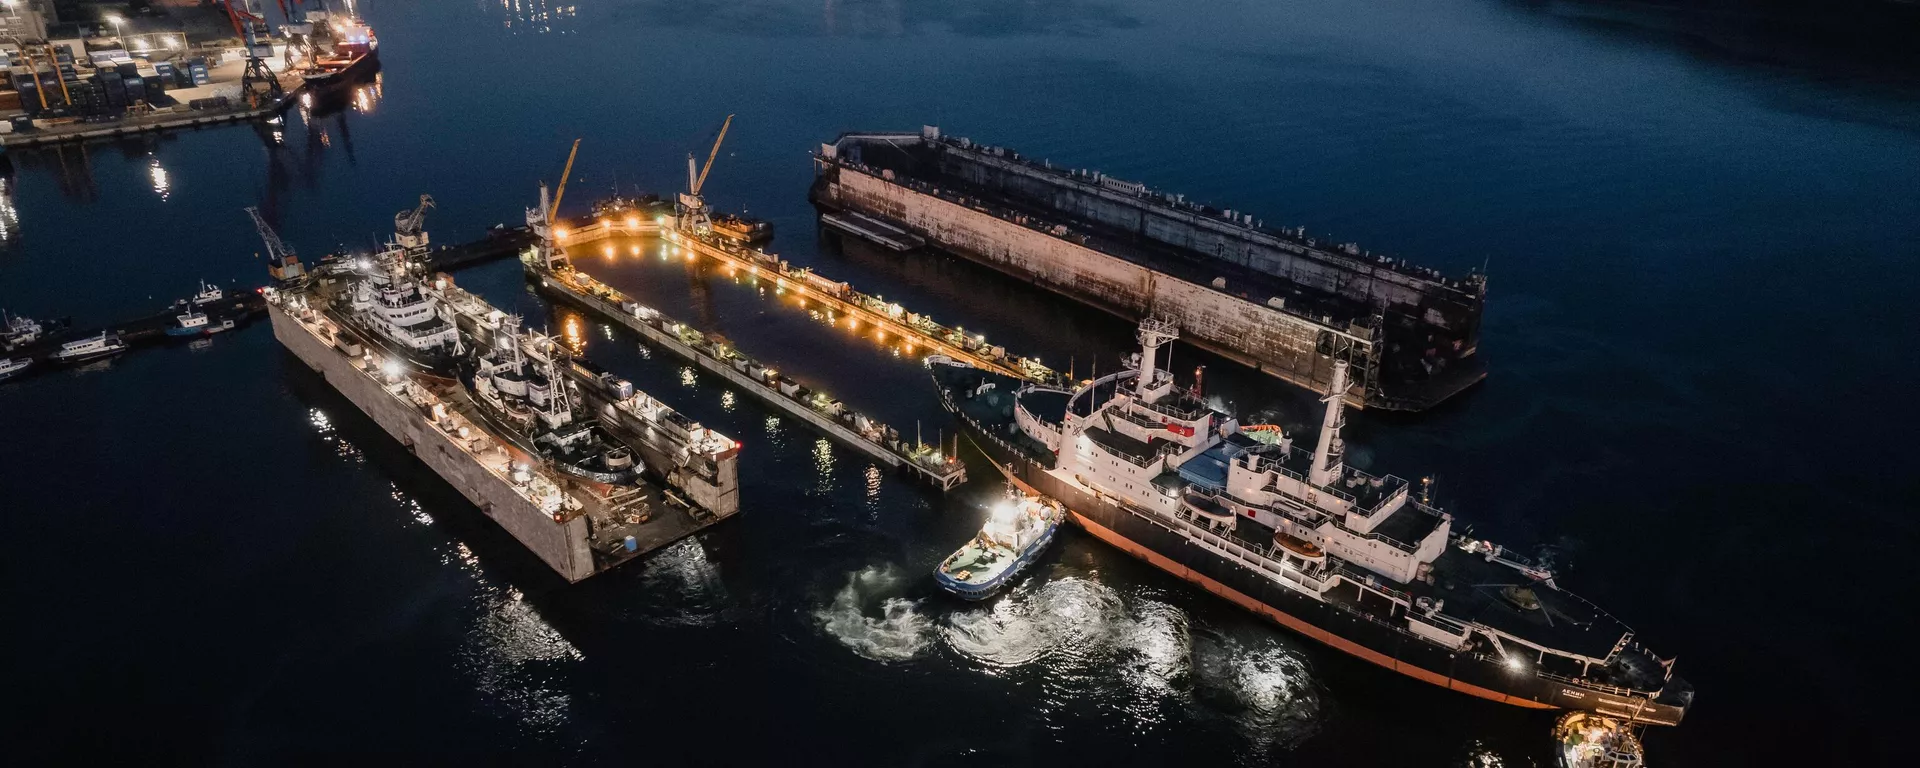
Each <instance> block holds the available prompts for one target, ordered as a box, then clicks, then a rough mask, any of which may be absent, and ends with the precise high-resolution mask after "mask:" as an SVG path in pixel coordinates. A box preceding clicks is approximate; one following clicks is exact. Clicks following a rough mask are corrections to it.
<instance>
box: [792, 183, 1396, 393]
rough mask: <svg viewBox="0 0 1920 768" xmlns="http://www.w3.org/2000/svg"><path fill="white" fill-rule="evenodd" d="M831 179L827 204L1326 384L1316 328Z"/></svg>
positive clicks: (1030, 233)
mask: <svg viewBox="0 0 1920 768" xmlns="http://www.w3.org/2000/svg"><path fill="white" fill-rule="evenodd" d="M834 179H835V181H834V183H832V184H830V185H828V187H827V188H826V191H825V194H826V195H827V197H828V201H827V202H829V203H831V204H834V205H838V206H843V207H846V208H849V209H852V210H855V211H860V212H864V213H871V214H876V215H879V216H882V217H885V218H888V219H892V220H893V221H896V222H900V223H902V224H905V225H907V226H908V227H909V228H911V229H912V230H913V231H914V232H915V233H916V234H919V235H921V236H923V237H926V238H927V240H928V241H929V242H932V243H934V244H936V245H938V246H940V247H941V248H942V249H945V250H948V251H952V252H954V253H957V254H959V255H962V256H965V257H967V258H970V259H973V260H975V261H979V262H981V263H983V264H986V265H988V266H991V267H994V268H995V269H999V270H1001V271H1003V272H1007V273H1009V274H1012V275H1015V276H1017V277H1020V278H1022V279H1026V280H1031V281H1033V282H1035V283H1039V284H1041V285H1044V286H1046V287H1047V288H1050V289H1052V290H1054V291H1056V292H1059V293H1061V294H1064V295H1066V296H1068V297H1070V298H1073V299H1076V300H1079V301H1081V302H1083V303H1086V304H1088V305H1090V306H1093V307H1096V308H1099V309H1103V310H1106V311H1108V312H1112V313H1114V314H1117V315H1119V316H1121V317H1123V318H1126V319H1128V320H1138V319H1139V318H1141V317H1144V316H1147V315H1150V314H1152V315H1159V316H1161V317H1165V318H1169V319H1171V320H1173V321H1174V323H1175V324H1177V325H1178V326H1179V327H1180V330H1181V340H1182V341H1186V342H1189V343H1192V344H1194V345H1195V346H1199V347H1202V348H1205V349H1207V350H1209V351H1212V352H1214V353H1216V354H1219V355H1221V356H1223V357H1226V358H1229V359H1232V360H1236V361H1239V362H1241V363H1243V364H1246V365H1250V366H1253V367H1256V368H1259V369H1261V370H1263V371H1266V372H1268V373H1271V374H1273V375H1275V376H1279V377H1280V378H1282V379H1285V380H1287V381H1290V382H1292V383H1294V384H1298V385H1300V386H1304V387H1307V388H1309V389H1312V390H1314V391H1316V392H1322V393H1324V392H1326V391H1327V389H1328V387H1330V386H1331V385H1332V378H1333V360H1332V358H1330V357H1328V356H1326V355H1323V354H1320V353H1319V344H1320V340H1321V337H1322V334H1323V333H1326V334H1328V335H1329V336H1331V335H1334V332H1332V331H1331V330H1329V329H1326V328H1324V327H1322V326H1320V325H1318V324H1315V323H1312V322H1309V321H1306V320H1303V319H1301V318H1297V317H1294V316H1292V315H1288V314H1286V313H1284V312H1280V311H1278V310H1276V309H1273V308H1271V307H1268V306H1266V305H1264V304H1258V303H1255V302H1252V301H1248V300H1246V299H1243V298H1240V297H1238V296H1233V295H1231V294H1227V293H1223V292H1221V291H1218V290H1215V289H1213V288H1210V287H1205V286H1199V285H1195V284H1193V283H1189V282H1186V281H1184V280H1178V279H1174V278H1168V277H1161V276H1158V275H1156V274H1155V273H1154V272H1153V271H1152V270H1149V269H1147V268H1145V267H1142V266H1140V265H1137V264H1134V263H1132V262H1129V261H1127V260H1125V259H1120V258H1117V257H1114V256H1109V255H1106V254H1104V253H1100V252H1099V251H1095V250H1093V249H1091V248H1087V247H1085V246H1081V245H1078V244H1075V243H1073V242H1070V241H1067V240H1063V239H1061V238H1058V237H1054V236H1052V235H1049V234H1047V233H1045V232H1040V231H1036V230H1032V229H1028V228H1026V227H1023V226H1020V225H1018V224H1014V223H1012V222H1009V221H1005V220H1003V219H1000V218H999V217H996V216H993V215H991V214H987V213H983V212H980V211H975V210H973V209H971V208H967V207H965V206H961V205H956V204H954V203H950V202H947V201H945V200H941V199H939V198H936V197H932V196H930V195H923V194H920V193H918V192H915V191H913V190H910V189H907V188H905V187H902V186H899V185H897V184H893V183H890V182H887V181H885V180H882V179H879V178H875V177H873V176H869V175H867V174H864V173H860V172H857V171H852V170H848V169H844V168H843V169H839V170H837V171H836V172H835V174H834ZM1341 338H1342V339H1349V338H1350V337H1346V336H1344V335H1343V336H1341ZM1353 343H1355V344H1357V345H1361V346H1362V347H1364V346H1366V345H1367V344H1368V343H1367V342H1363V341H1355V342H1353ZM1363 390H1364V387H1363ZM1350 397H1351V395H1350Z"/></svg>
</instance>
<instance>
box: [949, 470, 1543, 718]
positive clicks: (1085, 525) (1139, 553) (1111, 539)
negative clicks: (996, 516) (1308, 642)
mask: <svg viewBox="0 0 1920 768" xmlns="http://www.w3.org/2000/svg"><path fill="white" fill-rule="evenodd" d="M967 439H968V441H969V442H972V441H973V436H972V435H968V436H967ZM974 448H975V449H976V450H978V449H979V444H978V443H975V444H974ZM982 453H983V454H984V453H985V452H984V451H982ZM988 461H989V462H990V463H992V464H993V465H994V469H996V470H999V471H1000V474H1001V475H1003V476H1005V477H1006V478H1007V480H1008V482H1011V483H1013V484H1014V485H1015V486H1017V487H1019V488H1020V490H1022V491H1024V492H1026V493H1031V494H1034V495H1036V496H1043V495H1045V494H1043V493H1042V492H1041V491H1040V490H1039V489H1037V488H1034V487H1033V486H1031V485H1028V484H1027V483H1026V482H1025V481H1023V480H1021V479H1020V478H1019V477H1018V476H1016V475H1015V474H1014V473H1012V472H1009V471H1007V469H1006V468H1005V467H1002V466H1000V463H999V462H997V461H993V460H992V459H989V460H988ZM1067 513H1068V516H1069V517H1070V518H1071V519H1072V520H1073V521H1074V523H1075V524H1076V525H1079V526H1080V528H1081V529H1082V530H1085V531H1086V532H1088V533H1091V534H1093V536H1094V538H1097V539H1100V540H1101V541H1104V542H1106V543H1107V544H1110V545H1112V546H1114V547H1115V548H1117V549H1119V550H1120V551H1122V552H1126V553H1127V554H1129V555H1133V556H1134V557H1135V558H1138V559H1140V560H1143V561H1146V562H1147V563H1148V564H1150V565H1152V566H1154V567H1155V568H1159V569H1160V570H1162V571H1165V572H1167V573H1169V574H1172V575H1174V576H1176V577H1179V578H1181V579H1183V580H1185V581H1187V582H1189V583H1192V584H1195V585H1198V586H1199V587H1200V588H1201V589H1204V590H1206V591H1207V592H1210V593H1212V594H1214V595H1218V596H1220V597H1222V598H1225V599H1227V600H1228V601H1231V602H1233V603H1234V604H1236V605H1239V606H1240V607H1242V608H1245V609H1247V610H1249V611H1253V612H1254V613H1257V614H1260V615H1262V616H1265V617H1267V618H1269V619H1272V620H1273V621H1275V622H1277V623H1279V624H1280V625H1281V626H1284V627H1286V628H1288V629H1291V630H1293V631H1295V632H1298V633H1300V634H1302V635H1306V636H1307V637H1310V638H1312V639H1314V640H1317V641H1319V642H1321V643H1323V644H1326V645H1328V646H1331V647H1332V648H1334V649H1336V650H1339V651H1342V652H1345V653H1347V654H1348V655H1351V656H1355V657H1358V658H1361V659H1365V660H1367V661H1369V662H1372V663H1374V664H1376V665H1378V666H1381V667H1385V668H1387V669H1390V670H1393V671H1395V672H1399V673H1400V674H1403V675H1406V676H1408V677H1412V678H1415V679H1417V680H1421V681H1424V682H1428V683H1432V684H1434V685H1437V686H1440V687H1442V688H1446V689H1448V690H1454V691H1459V692H1461V693H1466V694H1471V695H1473V696H1478V697H1480V698H1483V699H1487V700H1490V701H1497V702H1500V703H1502V704H1510V705H1513V706H1516V707H1524V708H1527V709H1558V707H1555V706H1553V705H1551V704H1546V703H1543V702H1539V701H1534V700H1532V699H1526V698H1521V697H1518V696H1510V695H1508V694H1504V693H1501V692H1499V691H1495V690H1492V689H1489V688H1483V687H1481V686H1478V685H1474V684H1472V683H1467V682H1462V681H1460V680H1455V679H1453V678H1450V677H1447V676H1445V675H1441V674H1438V673H1435V672H1432V671H1430V670H1426V669H1422V668H1420V667H1416V666H1413V665H1411V664H1403V663H1401V662H1399V661H1397V660H1395V659H1393V658H1392V657H1390V656H1387V655H1386V654H1383V653H1380V652H1379V651H1375V650H1373V649H1371V648H1367V647H1366V646H1363V645H1360V644H1358V643H1355V642H1353V641H1350V640H1347V639H1345V638H1342V637H1340V636H1338V635H1335V634H1333V633H1331V632H1328V631H1326V630H1324V629H1321V628H1319V627H1316V626H1313V625H1312V624H1308V623H1307V622H1304V621H1301V620H1300V619H1297V618H1295V617H1293V616H1291V615H1289V614H1287V613H1286V612H1284V611H1281V610H1279V609H1277V608H1274V607H1272V606H1270V605H1267V604H1265V603H1262V602H1260V601H1258V600H1255V599H1253V598H1252V597H1249V596H1247V595H1246V594H1244V593H1241V592H1240V591H1238V590H1235V589H1234V588H1232V587H1229V586H1227V585H1225V584H1221V583H1220V582H1218V581H1215V580H1213V579H1212V578H1210V577H1208V576H1206V575H1204V574H1200V573H1195V572H1193V570H1192V569H1190V568H1187V567H1186V566H1184V565H1181V564H1179V563H1176V562H1174V561H1172V560H1169V559H1167V558H1166V557H1164V556H1162V555H1160V554H1159V553H1156V552H1154V551H1152V550H1150V549H1147V548H1146V547H1143V546H1140V545H1139V544H1136V543H1134V542H1133V541H1132V540H1130V539H1128V538H1126V537H1125V536H1121V535H1120V534H1118V533H1115V532H1114V531H1112V530H1109V529H1108V528H1106V527H1105V526H1102V525H1100V524H1099V523H1096V522H1094V521H1093V520H1091V519H1089V518H1088V517H1087V516H1085V515H1082V514H1081V513H1079V512H1077V511H1074V510H1073V509H1072V508H1068V510H1067Z"/></svg>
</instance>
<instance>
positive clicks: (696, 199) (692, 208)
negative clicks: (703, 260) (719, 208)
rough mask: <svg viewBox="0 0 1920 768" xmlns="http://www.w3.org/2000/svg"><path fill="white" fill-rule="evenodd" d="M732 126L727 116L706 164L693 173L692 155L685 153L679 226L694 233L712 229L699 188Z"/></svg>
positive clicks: (710, 218) (711, 167)
mask: <svg viewBox="0 0 1920 768" xmlns="http://www.w3.org/2000/svg"><path fill="white" fill-rule="evenodd" d="M732 125H733V115H727V120H726V122H723V123H721V124H720V135H719V136H716V137H714V139H713V149H712V150H710V151H708V152H707V164H706V166H705V167H702V168H700V169H699V173H697V174H696V173H694V164H693V153H692V152H688V153H687V191H686V192H684V193H682V194H681V195H680V226H681V227H682V228H685V229H691V230H693V231H695V232H704V231H706V230H709V229H712V228H713V217H712V216H710V215H709V214H708V213H707V201H706V200H703V199H701V197H700V187H701V186H702V185H704V184H706V183H707V173H708V172H710V171H712V170H713V160H714V158H717V157H719V156H720V142H723V141H726V140H727V128H729V127H731V126H732Z"/></svg>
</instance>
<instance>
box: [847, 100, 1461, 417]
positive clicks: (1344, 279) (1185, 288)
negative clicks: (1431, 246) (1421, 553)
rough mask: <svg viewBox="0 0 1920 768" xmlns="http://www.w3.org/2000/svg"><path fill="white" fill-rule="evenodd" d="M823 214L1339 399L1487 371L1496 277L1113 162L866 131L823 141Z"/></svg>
mask: <svg viewBox="0 0 1920 768" xmlns="http://www.w3.org/2000/svg"><path fill="white" fill-rule="evenodd" d="M815 167H816V171H817V178H816V180H815V183H814V185H813V188H812V191H811V193H810V194H811V197H812V199H813V202H814V204H815V205H816V206H817V207H819V208H820V209H821V211H822V213H823V216H822V221H823V222H824V223H825V224H827V225H829V226H831V227H833V228H835V229H838V230H841V231H845V232H849V233H852V234H854V235H857V236H860V237H864V238H867V239H869V240H873V241H874V242H877V243H880V244H881V245H883V246H886V247H889V248H894V249H896V250H901V249H904V248H903V246H905V245H910V244H911V242H912V241H911V240H907V239H906V238H908V237H914V238H924V240H925V241H926V242H928V243H930V244H932V245H934V246H935V247H937V248H939V249H941V250H943V251H947V252H950V253H954V254H956V255H959V256H962V257H965V258H967V259H970V260H973V261H977V262H979V263H981V264H984V265H986V266H989V267H992V268H993V269H996V270H999V271H1002V272H1005V273H1008V274H1011V275H1014V276H1016V277H1019V278H1021V279H1023V280H1030V281H1032V282H1034V283H1036V284H1038V285H1041V286H1044V287H1046V288H1048V289H1050V290H1053V291H1055V292H1057V293H1059V294H1061V295H1064V296H1067V297H1069V298H1072V299H1075V300H1077V301H1080V302H1082V303H1085V304H1088V305H1090V306H1093V307H1095V308H1098V309H1102V310H1105V311H1108V312H1112V313H1114V314H1116V315H1119V316H1121V317H1124V318H1127V319H1129V320H1132V319H1136V318H1140V317H1147V316H1157V317H1165V318H1168V319H1170V320H1172V321H1173V322H1174V323H1175V324H1176V325H1177V326H1178V327H1179V328H1180V330H1181V340H1182V341H1184V342H1187V343H1191V344H1193V345H1195V346H1198V347H1201V348H1203V349H1207V350H1210V351H1212V352H1214V353H1216V354H1219V355H1221V356H1223V357H1226V358H1227V359H1230V360H1235V361H1238V362H1240V363H1243V364H1245V365H1249V366H1252V367H1254V368H1256V369H1258V370H1261V371H1264V372H1266V373H1269V374H1272V375H1274V376H1277V377H1279V378H1281V379H1284V380H1286V381H1289V382H1292V383H1294V384H1297V385H1300V386H1303V387H1306V388H1309V389H1312V390H1314V391H1316V392H1320V393H1323V394H1324V393H1326V392H1327V389H1328V387H1330V386H1331V383H1332V380H1333V379H1332V372H1333V370H1334V368H1335V366H1336V364H1338V363H1346V364H1348V366H1349V368H1350V370H1351V371H1352V374H1351V378H1352V380H1353V386H1352V388H1351V389H1350V391H1348V392H1347V393H1346V395H1347V398H1348V400H1349V402H1351V403H1352V404H1354V405H1356V406H1363V407H1368V408H1382V409H1387V410H1422V409H1425V408H1429V407H1432V406H1433V405H1435V404H1437V403H1439V402H1441V401H1442V400H1445V399H1447V398H1449V397H1452V396H1453V395H1455V394H1458V393H1459V392H1461V391H1463V390H1465V389H1466V388H1467V387H1470V386H1472V385H1473V384H1474V383H1475V382H1478V381H1479V380H1480V379H1482V378H1484V377H1485V376H1486V368H1485V365H1484V363H1483V362H1482V360H1481V358H1480V356H1479V355H1478V354H1477V350H1478V346H1479V336H1480V315H1481V306H1482V304H1483V303H1484V299H1485V295H1486V280H1485V277H1484V276H1483V275H1481V274H1479V273H1472V274H1468V275H1465V276H1463V277H1459V278H1454V277H1450V276H1447V275H1443V274H1441V273H1439V272H1437V271H1435V270H1432V269H1426V268H1423V267H1418V266H1413V265H1409V264H1407V263H1406V262H1405V261H1404V260H1402V259H1399V258H1395V257H1390V256H1386V255H1381V254H1374V253H1370V252H1367V251H1365V250H1362V249H1361V248H1360V247H1359V246H1358V245H1356V244H1353V243H1339V242H1337V241H1332V242H1329V241H1325V240H1323V239H1321V238H1316V237H1311V236H1308V235H1307V234H1306V231H1305V229H1304V228H1297V227H1296V228H1269V227H1267V226H1265V224H1264V223H1263V222H1261V221H1260V220H1259V219H1257V218H1255V217H1254V216H1253V215H1251V214H1249V213H1247V212H1245V211H1236V210H1232V209H1226V210H1222V209H1217V208H1214V207H1211V206H1207V205H1203V204H1201V203H1198V202H1194V201H1189V200H1187V199H1186V197H1185V196H1183V195H1176V194H1170V193H1166V192H1161V191H1158V190H1154V189H1150V188H1148V187H1147V186H1146V185H1145V184H1141V183H1138V182H1131V181H1126V180H1122V179H1116V178H1113V177H1110V176H1106V175H1104V174H1101V173H1099V172H1097V171H1084V170H1069V169H1066V168H1058V167H1055V166H1054V165H1053V164H1051V163H1048V162H1046V161H1044V160H1035V159H1031V158H1025V157H1022V156H1020V154H1019V153H1018V152H1014V151H1012V150H1009V149H1007V148H1005V147H994V146H987V145H982V144H977V143H974V142H972V141H969V140H967V139H964V138H958V137H952V136H946V135H943V134H942V133H941V132H940V129H939V128H936V127H933V126H927V127H925V128H923V129H922V130H921V131H920V132H919V133H849V134H843V135H841V136H840V137H839V138H837V139H835V140H834V141H833V142H832V143H830V144H823V145H821V146H820V149H819V151H818V153H817V154H816V155H815Z"/></svg>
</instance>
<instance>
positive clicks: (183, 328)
mask: <svg viewBox="0 0 1920 768" xmlns="http://www.w3.org/2000/svg"><path fill="white" fill-rule="evenodd" d="M228 322H232V321H228ZM207 324H208V320H207V313H205V312H202V311H200V310H198V309H189V310H187V311H186V312H183V313H181V314H178V315H174V317H173V325H170V326H168V327H167V335H168V336H200V335H203V334H205V333H206V332H207Z"/></svg>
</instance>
